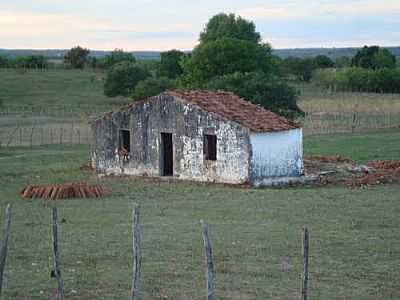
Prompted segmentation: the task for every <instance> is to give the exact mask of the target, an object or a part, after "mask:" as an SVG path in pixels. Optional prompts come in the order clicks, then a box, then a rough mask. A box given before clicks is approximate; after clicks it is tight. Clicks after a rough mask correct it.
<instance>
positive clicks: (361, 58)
mask: <svg viewBox="0 0 400 300" xmlns="http://www.w3.org/2000/svg"><path fill="white" fill-rule="evenodd" d="M351 65H352V66H353V67H361V68H364V69H374V70H376V69H381V68H395V67H396V57H395V56H394V55H393V54H391V53H390V51H389V50H387V49H385V48H380V47H379V46H371V47H368V46H364V47H363V48H362V49H360V50H358V52H357V54H356V55H355V56H354V57H353V59H352V61H351Z"/></svg>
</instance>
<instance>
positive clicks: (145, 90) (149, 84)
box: [131, 77, 175, 100]
mask: <svg viewBox="0 0 400 300" xmlns="http://www.w3.org/2000/svg"><path fill="white" fill-rule="evenodd" d="M174 87H175V82H174V81H173V80H171V79H169V78H166V77H159V78H154V77H149V78H146V79H145V80H143V81H140V82H139V83H138V84H137V85H136V87H135V89H134V91H133V93H132V94H131V97H132V98H133V99H134V100H138V99H144V98H147V97H151V96H156V95H158V94H159V93H161V92H164V91H166V90H168V89H173V88H174Z"/></svg>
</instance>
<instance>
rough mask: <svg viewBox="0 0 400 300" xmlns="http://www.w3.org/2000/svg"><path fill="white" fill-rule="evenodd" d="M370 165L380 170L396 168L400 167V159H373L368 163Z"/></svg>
mask: <svg viewBox="0 0 400 300" xmlns="http://www.w3.org/2000/svg"><path fill="white" fill-rule="evenodd" d="M368 167H371V168H374V169H380V170H396V169H399V168H400V161H398V160H381V161H373V162H370V163H369V164H368Z"/></svg>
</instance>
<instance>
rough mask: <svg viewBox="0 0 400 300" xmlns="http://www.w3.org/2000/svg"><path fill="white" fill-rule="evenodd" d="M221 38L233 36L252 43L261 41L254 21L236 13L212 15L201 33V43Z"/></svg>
mask: <svg viewBox="0 0 400 300" xmlns="http://www.w3.org/2000/svg"><path fill="white" fill-rule="evenodd" d="M220 38H233V39H238V40H245V41H249V42H252V43H256V44H258V43H260V41H261V35H260V34H259V33H258V32H256V26H255V25H254V23H253V22H249V21H247V20H245V19H242V18H241V17H240V16H236V15H235V14H224V13H221V14H218V15H216V16H214V17H212V18H211V19H210V20H209V21H208V23H207V25H206V28H205V30H204V31H203V32H201V33H200V43H201V44H204V43H208V42H213V41H216V40H218V39H220Z"/></svg>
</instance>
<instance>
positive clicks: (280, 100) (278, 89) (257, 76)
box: [207, 72, 302, 118]
mask: <svg viewBox="0 0 400 300" xmlns="http://www.w3.org/2000/svg"><path fill="white" fill-rule="evenodd" d="M207 88H209V89H214V90H226V91H231V92H233V93H235V94H236V95H238V96H240V97H243V98H244V99H247V100H250V101H251V102H252V103H255V104H259V105H261V106H263V107H264V108H266V109H268V110H270V111H273V112H275V113H277V114H279V115H283V116H285V117H289V118H294V117H296V116H298V115H301V114H302V111H301V109H300V108H299V107H298V106H297V103H296V100H297V96H298V92H297V91H296V90H295V89H294V88H292V87H290V86H289V85H287V84H286V83H285V82H284V81H282V80H281V79H278V78H277V77H274V76H270V75H267V74H265V73H263V72H250V73H240V72H237V73H233V74H228V75H224V76H220V77H216V78H214V80H213V81H211V82H209V83H208V85H207Z"/></svg>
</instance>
